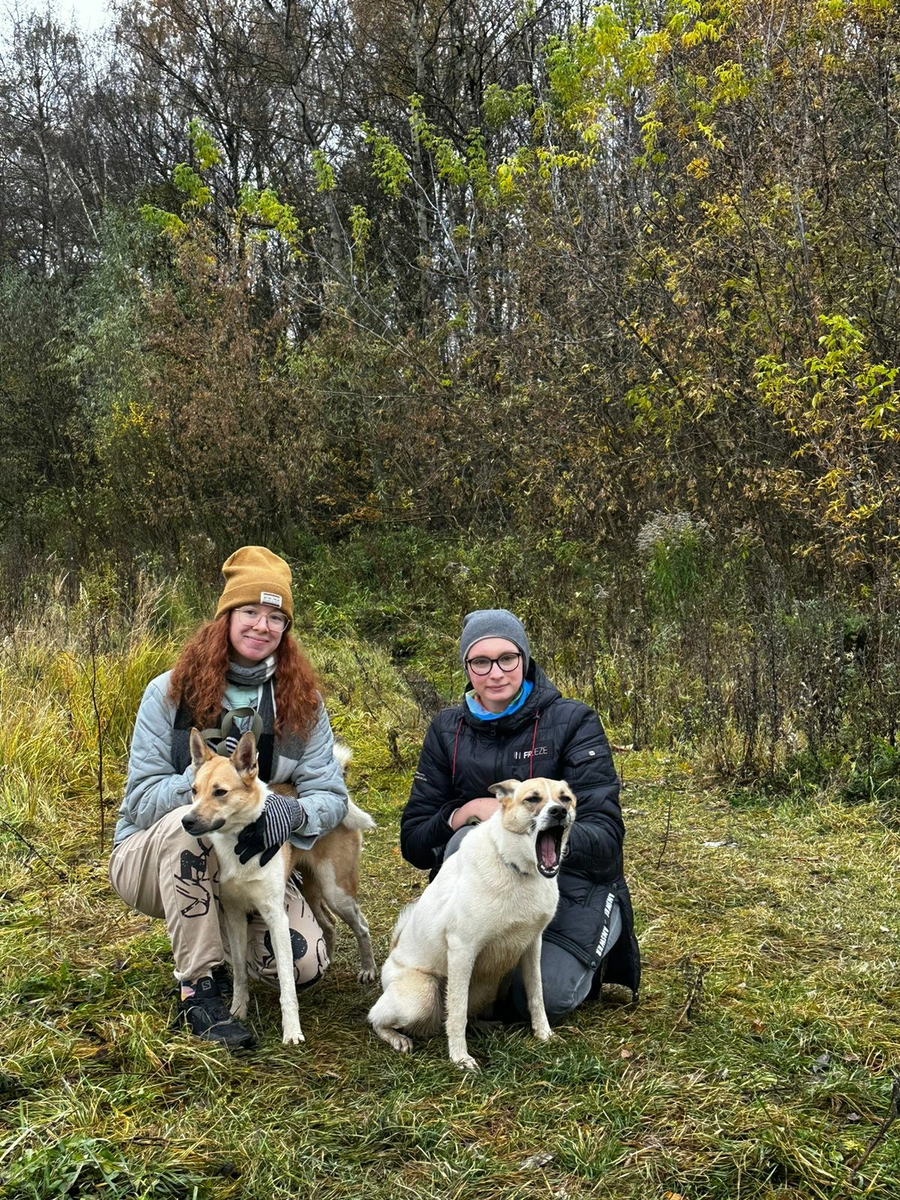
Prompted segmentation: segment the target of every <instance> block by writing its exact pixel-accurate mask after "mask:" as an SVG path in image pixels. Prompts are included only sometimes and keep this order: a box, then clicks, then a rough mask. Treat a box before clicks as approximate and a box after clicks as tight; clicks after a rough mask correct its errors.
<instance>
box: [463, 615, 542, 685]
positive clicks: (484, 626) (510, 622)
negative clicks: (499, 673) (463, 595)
mask: <svg viewBox="0 0 900 1200" xmlns="http://www.w3.org/2000/svg"><path fill="white" fill-rule="evenodd" d="M492 637H496V638H506V640H507V641H508V642H512V644H513V645H514V646H518V648H519V649H520V650H521V651H522V672H523V674H527V673H528V664H529V663H530V662H531V649H530V647H529V645H528V634H527V633H526V632H525V627H524V625H523V624H522V622H521V621H520V620H519V618H518V617H514V616H513V614H512V613H511V612H509V611H508V610H507V609H505V608H478V609H476V610H475V612H470V613H469V614H468V615H467V616H466V617H464V618H463V627H462V637H461V638H460V639H459V661H460V662H461V663H462V665H463V669H465V666H466V659H467V658H468V655H469V651H470V650H471V649H472V647H473V646H474V645H475V643H476V642H480V641H481V639H482V638H492Z"/></svg>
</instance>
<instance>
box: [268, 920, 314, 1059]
mask: <svg viewBox="0 0 900 1200" xmlns="http://www.w3.org/2000/svg"><path fill="white" fill-rule="evenodd" d="M260 916H261V917H262V919H263V920H264V921H265V923H266V925H267V926H268V927H269V935H270V936H271V939H272V950H273V952H274V954H275V968H276V970H277V971H278V990H279V994H280V997H281V1033H282V1038H281V1040H282V1041H283V1042H284V1044H285V1045H286V1046H296V1045H297V1044H298V1043H300V1042H303V1041H305V1040H306V1039H305V1038H304V1036H303V1031H302V1029H301V1028H300V1009H299V1007H298V1005H297V983H296V980H295V979H294V956H293V954H292V953H291V928H290V925H289V924H288V915H287V913H286V912H285V908H284V902H283V901H282V902H278V901H276V902H275V903H274V904H267V905H266V906H265V907H264V908H263V907H261V908H260Z"/></svg>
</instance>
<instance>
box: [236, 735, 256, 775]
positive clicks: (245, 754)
mask: <svg viewBox="0 0 900 1200" xmlns="http://www.w3.org/2000/svg"><path fill="white" fill-rule="evenodd" d="M231 761H232V762H233V763H234V766H235V770H236V771H238V772H239V774H241V775H251V774H252V775H255V774H256V761H257V760H256V738H255V737H254V736H253V734H252V733H251V732H250V730H249V729H248V730H247V732H246V733H242V734H241V740H240V741H239V742H238V744H237V745H236V746H235V748H234V752H233V753H232V755H231Z"/></svg>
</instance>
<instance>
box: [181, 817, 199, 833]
mask: <svg viewBox="0 0 900 1200" xmlns="http://www.w3.org/2000/svg"><path fill="white" fill-rule="evenodd" d="M181 824H182V825H183V826H184V830H185V832H186V833H193V832H194V826H195V825H196V824H197V818H196V816H195V815H194V814H193V813H188V814H187V816H186V817H182V818H181Z"/></svg>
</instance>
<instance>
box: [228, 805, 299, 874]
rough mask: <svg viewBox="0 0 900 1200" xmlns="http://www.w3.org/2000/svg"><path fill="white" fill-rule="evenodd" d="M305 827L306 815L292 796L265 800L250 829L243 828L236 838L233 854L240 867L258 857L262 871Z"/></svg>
mask: <svg viewBox="0 0 900 1200" xmlns="http://www.w3.org/2000/svg"><path fill="white" fill-rule="evenodd" d="M305 824H306V812H305V810H304V808H303V805H302V804H301V803H300V801H299V800H295V799H294V798H293V796H274V795H272V794H271V793H270V794H269V795H268V797H267V798H266V805H265V808H264V809H263V810H262V812H261V813H260V814H259V816H258V817H257V818H256V820H255V821H254V822H253V824H252V825H245V826H244V828H243V829H242V830H241V832H240V833H239V834H238V839H237V845H236V846H235V848H234V852H235V854H237V856H238V858H239V859H240V861H241V862H242V863H248V862H249V861H250V859H251V858H255V857H256V855H257V854H258V855H259V865H260V866H261V867H264V866H265V865H266V863H267V862H268V861H269V859H270V858H273V857H274V856H275V855H276V854H277V853H278V851H279V850H280V849H281V847H282V846H283V845H284V843H285V842H286V841H287V840H288V838H289V837H290V836H291V834H292V833H293V832H294V830H296V829H302V828H303V826H304V825H305Z"/></svg>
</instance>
